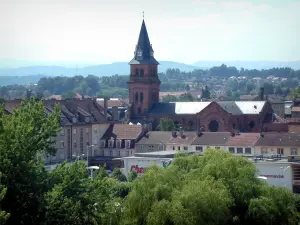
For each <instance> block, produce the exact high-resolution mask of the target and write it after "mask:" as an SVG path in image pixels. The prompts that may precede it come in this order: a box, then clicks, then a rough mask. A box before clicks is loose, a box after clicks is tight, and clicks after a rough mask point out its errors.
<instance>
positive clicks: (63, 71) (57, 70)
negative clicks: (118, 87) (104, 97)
mask: <svg viewBox="0 0 300 225" xmlns="http://www.w3.org/2000/svg"><path fill="white" fill-rule="evenodd" d="M169 68H172V69H173V68H174V69H179V70H181V71H186V72H188V71H192V70H194V69H199V68H201V67H199V66H194V65H187V64H184V63H177V62H172V61H161V62H160V66H159V72H165V71H166V70H167V69H169ZM89 74H93V75H96V76H112V75H115V74H119V75H126V74H129V65H128V63H127V62H115V63H112V64H102V65H94V66H86V67H82V68H67V67H63V66H43V65H41V66H26V67H19V68H0V76H29V75H42V76H74V75H83V76H87V75H89Z"/></svg>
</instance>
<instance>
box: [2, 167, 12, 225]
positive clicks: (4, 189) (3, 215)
mask: <svg viewBox="0 0 300 225" xmlns="http://www.w3.org/2000/svg"><path fill="white" fill-rule="evenodd" d="M1 176H2V174H1V172H0V182H1ZM6 191H7V188H4V187H3V185H1V183H0V206H1V201H2V199H3V198H4V196H5V194H6ZM9 216H10V214H9V213H6V212H5V211H2V210H1V207H0V225H2V224H5V223H6V221H7V220H8V218H9Z"/></svg>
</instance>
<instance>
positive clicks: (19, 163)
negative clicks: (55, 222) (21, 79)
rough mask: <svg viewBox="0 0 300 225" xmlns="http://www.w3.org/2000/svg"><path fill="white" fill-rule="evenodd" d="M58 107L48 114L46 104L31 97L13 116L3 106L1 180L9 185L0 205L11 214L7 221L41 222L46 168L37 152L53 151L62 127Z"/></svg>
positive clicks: (0, 131) (21, 222)
mask: <svg viewBox="0 0 300 225" xmlns="http://www.w3.org/2000/svg"><path fill="white" fill-rule="evenodd" d="M59 121H60V113H59V108H58V107H55V111H54V113H52V114H49V115H48V116H47V117H45V112H44V105H43V102H41V101H36V100H35V99H34V98H31V99H30V100H29V101H24V102H22V104H21V107H19V108H18V109H17V110H15V112H14V113H13V114H12V115H7V114H4V112H3V108H2V109H0V156H1V157H0V170H1V172H2V173H3V174H2V175H3V176H2V178H1V183H2V184H3V185H4V186H5V187H6V188H7V192H6V195H5V196H4V198H3V200H2V202H1V206H2V209H3V210H4V211H6V212H8V213H10V214H11V216H10V218H9V219H8V221H7V224H14V225H15V224H40V221H42V220H43V215H44V200H43V195H44V193H45V191H46V190H47V186H48V185H47V171H46V170H45V167H44V165H43V162H41V161H40V160H39V158H38V157H37V156H38V155H46V154H54V153H55V151H56V149H55V148H54V141H53V137H56V135H57V132H58V131H59V129H60V126H59Z"/></svg>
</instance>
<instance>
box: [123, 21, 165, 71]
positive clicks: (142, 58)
mask: <svg viewBox="0 0 300 225" xmlns="http://www.w3.org/2000/svg"><path fill="white" fill-rule="evenodd" d="M139 52H141V53H142V54H141V55H138V53H139ZM129 64H154V65H158V64H159V63H158V62H157V61H156V59H155V58H154V57H153V48H152V45H151V44H150V40H149V36H148V32H147V28H146V24H145V21H144V20H143V22H142V27H141V30H140V35H139V40H138V43H137V45H136V48H135V52H134V58H133V59H132V60H131V61H130V62H129Z"/></svg>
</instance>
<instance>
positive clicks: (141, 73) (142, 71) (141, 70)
mask: <svg viewBox="0 0 300 225" xmlns="http://www.w3.org/2000/svg"><path fill="white" fill-rule="evenodd" d="M140 75H141V76H142V77H143V76H144V69H140Z"/></svg>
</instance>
